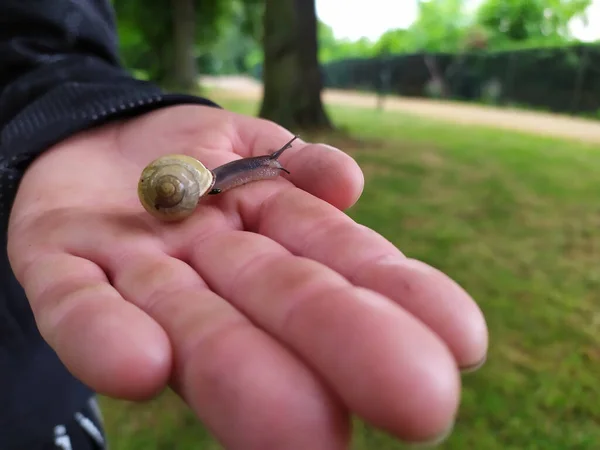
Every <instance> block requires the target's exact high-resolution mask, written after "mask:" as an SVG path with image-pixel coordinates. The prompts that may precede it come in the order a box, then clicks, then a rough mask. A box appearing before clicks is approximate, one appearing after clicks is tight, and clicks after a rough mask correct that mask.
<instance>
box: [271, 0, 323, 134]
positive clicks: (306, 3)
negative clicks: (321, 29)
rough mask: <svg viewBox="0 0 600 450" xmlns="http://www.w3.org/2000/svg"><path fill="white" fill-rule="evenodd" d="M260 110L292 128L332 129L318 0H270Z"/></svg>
mask: <svg viewBox="0 0 600 450" xmlns="http://www.w3.org/2000/svg"><path fill="white" fill-rule="evenodd" d="M263 25H264V35H263V49H264V65H263V83H264V94H263V101H262V106H261V109H260V116H261V117H263V118H266V119H269V120H272V121H274V122H277V123H278V124H280V125H282V126H284V127H286V128H288V129H331V128H332V125H331V122H330V120H329V118H328V117H327V114H326V113H325V109H324V107H323V103H322V100H321V90H322V87H323V85H322V81H321V71H320V66H319V61H318V41H317V15H316V10H315V2H314V0H266V1H265V10H264V16H263Z"/></svg>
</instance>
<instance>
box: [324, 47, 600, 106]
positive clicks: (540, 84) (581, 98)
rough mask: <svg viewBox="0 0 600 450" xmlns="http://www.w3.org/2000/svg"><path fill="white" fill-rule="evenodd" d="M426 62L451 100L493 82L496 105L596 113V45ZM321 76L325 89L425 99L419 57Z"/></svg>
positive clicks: (327, 69)
mask: <svg viewBox="0 0 600 450" xmlns="http://www.w3.org/2000/svg"><path fill="white" fill-rule="evenodd" d="M431 56H433V57H435V61H436V64H437V66H438V67H439V69H440V71H441V73H443V74H444V75H445V76H444V78H445V80H446V84H447V87H448V88H449V89H448V90H449V94H450V97H451V98H454V99H459V100H467V101H473V100H479V99H481V98H482V95H483V93H484V92H485V88H484V87H485V86H486V85H488V86H489V85H490V82H492V81H493V82H494V83H495V84H496V88H498V87H499V88H500V90H499V91H497V93H499V95H498V96H497V97H496V99H495V102H497V103H500V104H516V105H522V106H529V107H532V108H537V109H544V110H549V111H556V112H562V113H565V112H566V113H573V114H582V113H584V114H594V115H595V114H596V113H597V112H599V111H600V77H599V76H598V74H599V73H600V46H598V45H578V46H571V47H560V48H541V49H524V50H518V51H503V52H477V53H470V54H466V55H462V56H461V55H453V54H434V55H431ZM322 71H323V80H324V85H325V86H326V87H329V88H337V89H360V90H367V91H377V92H380V93H393V94H399V95H403V96H409V97H424V96H428V95H429V94H428V91H427V84H428V83H429V81H430V79H431V77H430V73H429V70H428V69H427V66H426V65H425V55H424V54H408V55H391V56H385V57H377V58H363V59H360V58H356V59H346V60H339V61H334V62H330V63H328V64H324V65H323V66H322ZM488 92H489V91H488Z"/></svg>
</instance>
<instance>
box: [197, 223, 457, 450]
mask: <svg viewBox="0 0 600 450" xmlns="http://www.w3.org/2000/svg"><path fill="white" fill-rule="evenodd" d="M194 244H195V245H194V246H190V247H189V250H188V251H189V254H188V255H186V259H188V260H189V261H190V263H191V265H192V266H193V267H194V268H195V269H196V270H197V271H198V272H199V273H200V274H201V276H202V277H203V279H204V280H205V281H206V282H207V284H208V285H209V286H210V287H211V289H212V290H214V291H215V292H217V293H218V294H219V295H220V296H221V297H223V298H226V299H227V300H228V301H230V302H231V303H232V304H233V305H234V306H235V307H236V308H237V309H238V310H240V311H241V312H243V313H244V314H245V315H246V316H247V317H249V318H250V319H251V320H252V321H253V322H254V323H256V324H257V325H258V326H259V327H261V328H263V329H265V330H266V331H267V332H268V333H270V334H271V335H273V336H274V337H275V338H277V339H278V340H280V341H282V342H283V343H284V344H286V345H288V346H289V347H291V348H292V349H293V350H294V351H295V352H297V353H298V354H299V355H300V356H301V357H302V358H303V359H304V360H305V361H306V362H307V363H308V364H309V365H310V366H312V367H313V368H314V369H316V370H317V371H318V372H319V373H320V375H321V376H322V377H323V378H325V380H326V381H327V382H328V383H329V385H330V386H331V387H332V388H333V389H334V390H335V391H336V392H337V393H338V395H339V396H340V397H341V398H342V400H343V401H344V403H345V404H346V405H348V407H349V408H350V409H351V410H352V411H355V412H356V413H357V414H359V415H360V416H361V417H363V418H364V419H366V420H367V421H369V422H371V423H372V424H374V425H375V426H378V427H380V428H382V429H385V430H387V431H389V432H391V433H393V434H395V435H396V436H398V437H399V438H401V439H404V440H408V441H422V440H429V439H432V438H436V437H438V436H439V435H440V434H444V433H445V432H446V431H447V429H448V428H449V427H451V426H452V422H453V419H454V415H455V413H456V409H457V405H458V398H459V386H460V380H459V376H458V371H457V367H456V365H455V363H454V359H453V358H452V355H451V353H450V352H449V350H448V349H447V347H446V346H445V345H444V344H443V343H442V341H441V340H440V339H439V338H438V337H437V336H436V335H435V334H434V333H432V332H431V331H430V330H429V329H428V328H427V327H425V326H424V325H423V324H422V323H421V322H420V321H418V320H416V319H415V318H413V317H412V316H411V315H409V314H408V313H407V312H405V311H404V310H403V309H401V308H400V307H398V306H397V305H395V304H394V303H392V302H391V301H390V300H389V299H387V298H386V297H383V296H381V295H379V294H377V293H375V292H373V291H369V290H366V289H362V288H357V287H354V286H352V285H351V284H350V283H349V282H348V281H347V280H346V279H345V278H344V277H342V276H341V275H339V274H337V273H336V272H334V271H332V270H330V269H329V268H327V267H326V266H324V265H322V264H320V263H318V262H315V261H312V260H309V259H305V258H300V257H296V256H293V255H291V254H290V253H289V252H288V251H287V250H286V249H285V248H283V247H282V246H280V245H279V244H277V243H276V242H274V241H272V240H270V239H269V238H267V237H265V236H261V235H256V234H253V233H248V232H243V231H228V232H223V233H220V234H219V235H216V236H211V237H210V239H202V240H198V241H196V242H195V243H194ZM211 254H212V255H217V254H218V255H219V257H218V258H214V259H209V258H206V255H211Z"/></svg>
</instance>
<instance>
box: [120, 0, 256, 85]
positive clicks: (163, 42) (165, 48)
mask: <svg viewBox="0 0 600 450" xmlns="http://www.w3.org/2000/svg"><path fill="white" fill-rule="evenodd" d="M239 1H241V0H238V1H216V0H214V1H199V0H153V1H151V2H149V1H144V0H113V5H114V8H115V12H116V15H117V24H118V28H119V37H120V47H121V55H122V57H123V60H124V62H125V64H126V65H127V67H129V68H131V69H133V70H139V71H143V72H145V74H146V77H147V78H149V79H151V80H154V81H157V82H160V83H164V84H168V85H171V86H173V87H176V88H178V89H185V90H189V89H195V88H196V85H197V72H198V62H197V61H198V58H199V56H200V55H202V54H203V53H206V52H208V51H209V50H210V49H211V47H212V46H213V45H214V44H215V42H216V41H217V40H218V38H219V36H220V31H221V30H220V28H221V27H222V26H223V25H224V24H226V23H228V21H229V17H230V16H231V14H233V11H234V7H235V5H236V4H237V3H239ZM245 1H252V0H245Z"/></svg>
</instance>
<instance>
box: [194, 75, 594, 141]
mask: <svg viewBox="0 0 600 450" xmlns="http://www.w3.org/2000/svg"><path fill="white" fill-rule="evenodd" d="M201 82H202V84H203V85H204V86H206V87H211V88H217V89H219V90H223V91H227V93H228V94H230V95H233V96H235V97H244V98H249V99H260V97H261V95H262V85H261V84H260V83H259V82H257V81H256V80H254V79H251V78H247V77H241V76H231V77H208V76H203V77H202V80H201ZM323 100H324V101H325V102H328V103H329V102H331V103H335V104H338V105H339V104H343V105H352V106H364V107H370V108H373V107H375V105H376V104H377V99H376V96H374V95H372V94H363V93H357V92H348V91H340V90H333V89H326V90H325V91H324V93H323ZM385 108H386V109H388V110H396V111H404V112H407V113H411V114H417V115H423V116H426V117H434V118H436V119H440V120H446V121H449V122H454V123H461V124H472V125H485V126H493V127H497V128H505V129H510V130H517V131H524V132H529V133H535V134H539V135H546V136H553V137H560V138H568V139H576V140H581V141H584V142H589V143H599V144H600V121H594V120H588V119H581V118H574V117H569V116H563V115H558V114H547V113H539V112H531V111H523V110H517V109H508V108H503V109H499V108H491V107H485V106H479V105H469V104H461V103H453V102H444V101H437V100H430V99H414V98H410V99H409V98H402V97H388V98H387V99H386V101H385Z"/></svg>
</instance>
